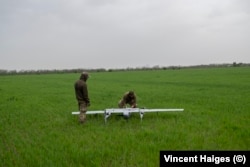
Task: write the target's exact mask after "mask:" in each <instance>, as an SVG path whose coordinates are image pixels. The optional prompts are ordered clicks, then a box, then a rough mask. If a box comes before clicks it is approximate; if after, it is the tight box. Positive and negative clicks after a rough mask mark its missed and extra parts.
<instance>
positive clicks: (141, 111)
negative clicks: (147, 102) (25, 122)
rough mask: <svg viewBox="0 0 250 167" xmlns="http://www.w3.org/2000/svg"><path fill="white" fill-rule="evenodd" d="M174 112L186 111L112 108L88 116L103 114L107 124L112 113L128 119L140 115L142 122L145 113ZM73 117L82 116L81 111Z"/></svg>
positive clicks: (74, 113)
mask: <svg viewBox="0 0 250 167" xmlns="http://www.w3.org/2000/svg"><path fill="white" fill-rule="evenodd" d="M170 111H171V112H172V111H184V109H144V108H142V109H141V108H111V109H105V110H99V111H87V113H86V114H103V115H104V120H105V123H106V122H107V119H108V117H109V116H110V115H111V114H112V113H120V114H123V116H124V118H126V119H128V118H129V116H130V114H131V113H139V114H140V118H141V120H142V118H143V115H144V113H146V112H170ZM72 114H73V115H77V114H80V112H79V111H75V112H72Z"/></svg>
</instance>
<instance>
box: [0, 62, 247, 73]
mask: <svg viewBox="0 0 250 167" xmlns="http://www.w3.org/2000/svg"><path fill="white" fill-rule="evenodd" d="M212 67H250V64H249V63H236V62H233V63H232V64H226V63H224V64H208V65H203V64H201V65H192V66H167V67H160V66H159V65H155V66H153V67H135V68H133V67H127V68H120V69H105V68H96V69H84V68H76V69H53V70H49V69H44V70H20V71H17V70H4V69H0V75H15V74H59V73H81V72H83V71H87V72H115V71H137V70H179V69H186V68H212Z"/></svg>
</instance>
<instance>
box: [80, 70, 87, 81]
mask: <svg viewBox="0 0 250 167" xmlns="http://www.w3.org/2000/svg"><path fill="white" fill-rule="evenodd" d="M88 78H89V74H88V73H87V72H83V73H82V74H81V76H80V79H82V80H84V81H87V80H88Z"/></svg>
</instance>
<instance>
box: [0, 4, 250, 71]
mask: <svg viewBox="0 0 250 167" xmlns="http://www.w3.org/2000/svg"><path fill="white" fill-rule="evenodd" d="M0 58H1V60H0V69H5V70H31V69H35V70H37V69H72V68H106V69H110V68H127V67H145V66H147V67H151V66H155V65H159V66H172V65H181V66H186V65H199V64H219V63H233V62H238V63H239V62H242V63H250V1H249V0H0Z"/></svg>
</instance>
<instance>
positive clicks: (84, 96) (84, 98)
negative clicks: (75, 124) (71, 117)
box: [74, 72, 90, 123]
mask: <svg viewBox="0 0 250 167" xmlns="http://www.w3.org/2000/svg"><path fill="white" fill-rule="evenodd" d="M88 78H89V75H88V73H87V72H83V73H82V74H81V76H80V79H79V80H77V81H76V82H75V85H74V87H75V95H76V100H77V102H78V108H79V110H80V115H79V122H80V123H84V122H85V121H86V112H87V107H88V106H90V100H89V97H88V88H87V84H86V82H87V80H88Z"/></svg>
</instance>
